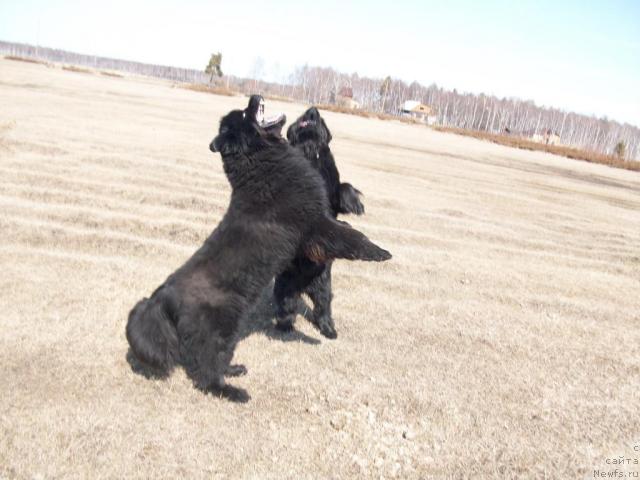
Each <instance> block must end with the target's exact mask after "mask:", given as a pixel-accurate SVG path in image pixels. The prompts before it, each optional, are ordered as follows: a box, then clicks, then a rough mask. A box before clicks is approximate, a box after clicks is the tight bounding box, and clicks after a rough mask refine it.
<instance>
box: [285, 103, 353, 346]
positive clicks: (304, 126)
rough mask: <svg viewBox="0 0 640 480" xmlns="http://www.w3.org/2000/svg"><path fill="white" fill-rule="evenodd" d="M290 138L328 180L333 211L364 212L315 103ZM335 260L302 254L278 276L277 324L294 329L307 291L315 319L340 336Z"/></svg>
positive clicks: (322, 329) (328, 334) (324, 329)
mask: <svg viewBox="0 0 640 480" xmlns="http://www.w3.org/2000/svg"><path fill="white" fill-rule="evenodd" d="M287 139H288V140H289V143H290V144H291V145H292V146H295V147H298V148H299V149H301V150H302V152H303V153H304V156H305V158H306V159H307V160H308V161H309V163H310V164H311V165H312V166H313V168H315V169H316V170H317V171H318V172H319V173H320V174H321V175H322V178H323V180H324V186H325V190H326V195H327V197H328V199H329V204H330V207H331V214H332V215H333V218H337V216H338V214H339V213H355V214H356V215H361V214H363V213H364V206H363V205H362V203H361V202H360V195H361V192H360V191H359V190H356V189H355V188H354V187H353V185H351V184H350V183H340V174H339V173H338V168H337V167H336V162H335V160H334V158H333V154H332V153H331V150H330V149H329V142H330V141H331V132H330V131H329V129H328V128H327V124H326V123H325V122H324V119H323V118H322V117H321V116H320V112H318V110H317V109H316V108H315V107H311V108H310V109H308V110H307V111H306V112H304V114H303V115H302V116H301V117H300V118H298V119H297V120H296V121H295V122H294V123H293V124H291V126H290V127H289V129H288V130H287ZM331 264H332V262H331V260H329V261H327V262H325V263H316V262H312V261H310V260H309V259H308V258H305V257H304V256H298V257H296V258H295V259H294V261H293V262H292V263H291V264H290V265H289V266H288V267H287V269H286V270H285V271H284V272H282V273H281V274H280V275H278V277H276V281H275V285H274V297H275V301H276V317H277V323H276V327H277V328H278V329H280V330H283V331H290V330H291V329H292V328H293V322H294V321H295V317H296V312H297V307H298V303H299V301H300V295H301V294H302V293H306V294H307V295H308V296H309V298H310V299H311V301H312V302H313V323H314V325H315V326H316V327H317V328H318V329H319V330H320V333H322V334H323V335H324V336H325V337H327V338H337V336H338V334H337V332H336V329H335V325H334V322H333V318H332V316H331V299H332V295H333V294H332V293H331Z"/></svg>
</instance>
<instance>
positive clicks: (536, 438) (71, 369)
mask: <svg viewBox="0 0 640 480" xmlns="http://www.w3.org/2000/svg"><path fill="white" fill-rule="evenodd" d="M245 102H246V99H245V98H241V97H225V96H214V95H210V94H206V93H202V92H195V91H190V90H187V89H184V88H175V87H172V85H171V84H170V83H166V82H161V81H156V80H149V79H140V78H130V77H124V78H118V77H109V76H104V75H100V74H94V75H88V74H86V73H78V72H73V71H64V70H62V69H61V68H59V67H58V68H52V67H47V66H44V65H39V64H31V63H24V62H13V61H9V60H5V59H0V232H1V234H0V271H1V272H2V274H1V275H0V311H1V312H2V318H1V320H0V322H1V323H0V325H1V326H2V328H1V329H0V391H1V392H2V393H1V396H0V478H11V479H13V478H92V479H93V478H214V479H215V478H230V479H238V478H252V479H253V478H255V479H283V478H290V479H307V478H308V479H311V478H313V479H315V478H323V479H324V478H376V479H378V478H394V477H395V478H409V479H417V478H424V479H427V478H452V479H453V478H456V479H457V478H509V479H511V478H536V479H538V478H560V479H568V478H593V470H594V469H603V471H604V469H608V470H613V468H615V467H616V466H617V467H618V468H619V467H620V466H619V465H612V464H611V462H610V463H607V461H606V459H607V458H609V459H611V458H619V457H620V455H625V458H630V459H638V458H640V173H637V172H631V171H625V170H618V169H612V168H609V167H606V166H603V165H596V164H589V163H585V162H580V161H575V160H569V159H566V158H561V157H557V156H553V155H551V154H547V153H541V152H529V151H524V150H515V149H511V148H508V147H504V146H500V145H496V144H492V143H489V142H482V141H478V140H475V139H471V138H465V137H460V136H455V135H452V134H447V133H440V132H434V131H431V130H429V129H427V128H425V127H422V126H417V125H408V124H402V123H400V122H393V121H381V120H377V119H364V118H359V117H355V116H348V115H342V114H338V113H332V112H328V113H326V116H325V118H326V120H327V122H328V125H329V127H330V128H331V129H332V132H333V134H334V142H333V144H332V147H333V150H334V153H335V155H336V159H337V161H338V164H339V167H340V169H341V173H342V176H343V178H344V179H345V180H346V181H351V182H352V183H353V184H354V185H356V186H357V187H358V188H360V189H361V190H362V191H363V192H364V193H365V195H366V196H365V198H364V201H365V205H366V208H367V214H366V215H365V216H364V217H361V218H351V219H349V221H350V222H352V224H354V225H355V226H357V227H358V228H359V229H361V230H362V231H364V232H365V233H366V234H367V235H369V236H370V237H371V238H372V239H373V240H374V241H376V242H377V243H379V244H380V245H382V246H384V247H386V248H388V249H389V250H390V251H391V252H392V253H393V254H394V258H393V260H391V261H390V262H386V263H383V264H368V263H362V262H360V263H356V262H351V263H350V262H345V261H341V262H337V264H336V266H335V267H334V272H335V273H334V292H335V300H334V313H335V317H336V325H337V328H338V332H339V338H338V339H337V340H335V341H329V340H326V339H324V338H323V337H321V336H320V335H319V334H318V333H317V332H316V331H315V330H314V329H313V328H312V327H311V325H310V324H309V323H308V322H307V321H306V320H304V319H303V318H299V319H298V322H297V333H295V334H292V335H288V336H281V335H277V334H275V333H274V331H273V329H272V327H271V326H270V322H271V319H270V318H269V315H268V314H267V313H265V312H268V311H269V308H268V305H267V304H266V303H265V304H264V305H262V306H260V308H258V310H257V312H256V314H255V315H254V316H253V317H252V319H251V322H250V324H249V325H248V326H247V328H246V332H245V336H246V338H245V339H244V340H242V341H241V343H240V344H239V348H238V350H237V352H236V360H237V361H238V362H240V363H244V364H245V365H246V366H247V368H248V369H249V374H248V375H247V376H245V377H241V378H239V379H232V380H231V381H232V383H233V384H235V385H238V386H241V387H243V388H246V389H247V390H248V391H249V393H250V394H251V396H252V400H251V401H250V402H249V403H248V404H246V405H237V404H232V403H230V402H227V401H224V400H220V399H219V398H217V397H213V396H211V395H203V394H202V393H200V392H198V391H196V390H195V389H194V388H193V387H192V386H191V384H190V382H189V380H188V379H187V378H186V376H185V375H184V373H183V372H182V371H180V370H178V371H176V373H175V374H174V375H173V376H172V377H171V378H170V379H169V380H167V381H164V382H163V381H150V380H146V379H144V378H142V377H140V376H138V375H135V374H133V373H132V372H131V370H130V368H129V365H128V364H127V362H126V360H125V354H126V351H127V342H126V339H125V336H124V327H125V322H126V318H127V314H128V312H129V309H130V308H131V307H132V306H133V304H134V303H135V302H136V301H137V300H138V299H139V298H140V297H142V296H144V295H148V294H149V293H150V292H151V291H152V290H153V289H154V288H155V287H156V286H157V285H159V284H160V282H162V281H163V280H164V279H165V277H166V276H167V275H168V274H169V273H171V272H172V271H173V270H174V269H175V268H176V267H177V266H179V265H180V264H181V263H182V262H183V261H184V260H185V259H186V258H187V257H188V256H190V254H191V253H192V252H193V251H194V250H195V249H196V248H197V247H198V246H199V245H200V244H201V242H202V241H203V239H204V238H205V237H206V236H207V235H208V234H209V232H210V231H211V230H212V229H213V228H214V227H215V225H216V224H217V223H218V221H219V220H220V218H221V216H222V214H223V212H224V211H225V208H226V205H227V202H228V198H229V186H228V184H227V181H226V179H225V177H224V174H223V172H222V168H221V162H220V158H219V156H218V155H214V154H212V153H211V152H209V150H208V144H209V141H210V140H211V138H212V137H213V135H214V133H215V131H216V129H217V122H218V119H219V117H220V116H221V115H222V114H224V113H226V112H227V111H228V110H230V109H232V108H237V107H244V105H245ZM304 108H305V107H304V106H303V105H297V104H293V103H277V102H269V103H268V104H267V109H268V110H269V111H271V112H274V111H278V110H282V111H284V112H285V113H286V114H287V115H288V117H289V118H290V119H293V118H295V117H296V116H297V115H299V114H300V113H301V112H302V111H303V109H304ZM266 301H268V299H266V300H265V302H266ZM634 448H635V451H634ZM614 456H615V457H614ZM625 467H626V468H627V469H628V470H629V471H630V472H634V471H635V472H638V471H639V470H640V466H637V465H634V462H633V460H632V461H631V462H630V464H629V463H627V462H626V461H625ZM634 469H635V470H634ZM636 475H639V474H638V473H636ZM632 478H633V477H632Z"/></svg>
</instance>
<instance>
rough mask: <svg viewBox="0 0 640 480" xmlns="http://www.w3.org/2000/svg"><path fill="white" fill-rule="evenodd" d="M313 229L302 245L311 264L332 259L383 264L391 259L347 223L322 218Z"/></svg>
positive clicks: (386, 253) (386, 252)
mask: <svg viewBox="0 0 640 480" xmlns="http://www.w3.org/2000/svg"><path fill="white" fill-rule="evenodd" d="M314 227H315V228H314V233H313V235H312V236H311V238H310V239H309V240H308V241H307V242H305V243H304V245H303V254H304V255H305V256H306V257H307V258H308V259H309V260H311V261H312V262H316V263H325V262H327V261H329V260H333V259H334V258H344V259H347V260H364V261H367V262H383V261H385V260H389V259H390V258H391V254H390V253H389V252H388V251H387V250H385V249H383V248H380V247H379V246H377V245H376V244H374V243H373V242H372V241H371V240H369V239H368V238H367V237H366V236H365V235H364V234H362V233H361V232H359V231H358V230H355V229H354V228H351V226H350V225H349V224H348V223H345V222H340V221H338V220H334V219H333V218H330V217H324V218H323V219H322V220H321V221H320V222H318V223H317V224H316V225H314Z"/></svg>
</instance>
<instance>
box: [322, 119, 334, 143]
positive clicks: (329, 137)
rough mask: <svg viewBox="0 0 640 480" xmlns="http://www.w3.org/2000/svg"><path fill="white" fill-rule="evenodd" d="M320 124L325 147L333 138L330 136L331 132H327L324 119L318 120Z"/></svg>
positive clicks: (327, 128)
mask: <svg viewBox="0 0 640 480" xmlns="http://www.w3.org/2000/svg"><path fill="white" fill-rule="evenodd" d="M320 123H322V129H323V130H324V135H325V141H324V143H326V144H327V145H329V142H330V141H331V139H332V138H333V137H332V136H331V132H330V131H329V127H327V124H326V123H324V118H320Z"/></svg>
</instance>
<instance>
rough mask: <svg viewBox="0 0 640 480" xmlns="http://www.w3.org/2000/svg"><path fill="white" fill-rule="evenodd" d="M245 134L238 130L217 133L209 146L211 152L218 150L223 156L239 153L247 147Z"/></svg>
mask: <svg viewBox="0 0 640 480" xmlns="http://www.w3.org/2000/svg"><path fill="white" fill-rule="evenodd" d="M246 140H247V139H246V137H245V135H242V134H241V133H238V132H230V131H229V132H225V133H224V134H220V135H218V136H217V137H216V138H214V139H213V142H211V145H210V148H211V147H213V148H211V150H212V151H213V152H220V154H221V155H222V156H223V157H226V156H231V155H240V154H241V153H243V152H246V151H247V149H248V145H247V141H246Z"/></svg>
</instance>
